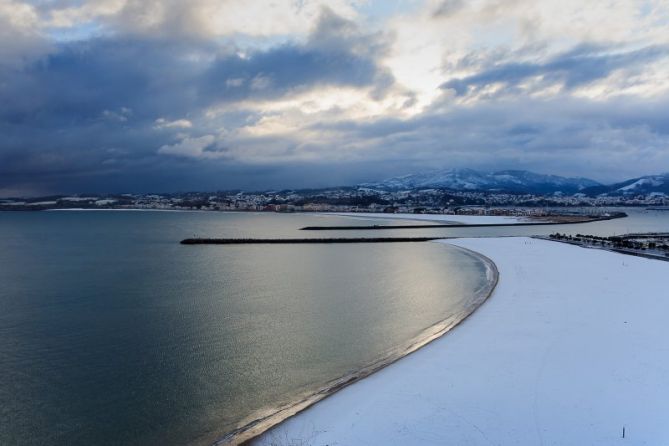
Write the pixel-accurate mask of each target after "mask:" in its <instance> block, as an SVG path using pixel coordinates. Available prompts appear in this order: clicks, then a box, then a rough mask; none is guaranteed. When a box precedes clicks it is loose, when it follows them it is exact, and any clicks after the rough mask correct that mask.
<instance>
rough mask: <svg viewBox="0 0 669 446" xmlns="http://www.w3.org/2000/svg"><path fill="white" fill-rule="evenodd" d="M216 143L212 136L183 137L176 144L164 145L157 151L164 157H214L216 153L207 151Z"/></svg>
mask: <svg viewBox="0 0 669 446" xmlns="http://www.w3.org/2000/svg"><path fill="white" fill-rule="evenodd" d="M214 141H216V137H215V136H214V135H204V136H200V137H198V138H190V137H185V138H183V139H182V140H181V141H179V142H178V143H176V144H171V145H170V144H166V145H164V146H162V147H161V148H160V149H158V153H161V154H164V155H175V156H183V157H187V158H207V157H212V156H216V155H217V153H218V152H216V151H212V150H207V149H209V147H210V146H211V145H212V144H213V143H214Z"/></svg>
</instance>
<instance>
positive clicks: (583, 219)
mask: <svg viewBox="0 0 669 446" xmlns="http://www.w3.org/2000/svg"><path fill="white" fill-rule="evenodd" d="M381 215H382V214H379V216H381ZM392 215H393V214H388V217H387V218H390V219H392ZM353 216H355V215H353ZM570 217H571V218H570ZM624 217H627V214H626V213H624V212H614V213H612V214H609V215H603V216H602V215H596V216H593V215H581V216H573V217H572V216H560V217H559V219H558V218H557V217H556V220H555V221H527V222H520V223H472V224H467V223H452V224H441V223H434V224H415V225H389V226H384V225H367V226H364V225H363V226H361V225H356V226H305V227H304V228H300V229H301V230H302V231H348V230H370V229H371V230H374V229H379V230H380V229H434V228H489V227H504V226H507V227H513V226H548V225H569V224H577V223H592V222H595V221H604V220H613V219H616V218H624ZM454 218H457V215H455V216H454Z"/></svg>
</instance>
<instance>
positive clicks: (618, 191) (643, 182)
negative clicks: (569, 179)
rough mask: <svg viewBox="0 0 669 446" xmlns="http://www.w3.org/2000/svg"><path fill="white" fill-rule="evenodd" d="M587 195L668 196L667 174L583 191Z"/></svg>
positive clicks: (668, 182)
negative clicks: (654, 194)
mask: <svg viewBox="0 0 669 446" xmlns="http://www.w3.org/2000/svg"><path fill="white" fill-rule="evenodd" d="M583 193H585V194H587V195H602V194H607V195H649V194H653V193H656V194H666V195H669V173H664V174H661V175H648V176H645V177H639V178H633V179H631V180H627V181H623V182H622V183H616V184H611V185H609V186H601V185H600V186H596V187H590V188H587V189H584V190H583Z"/></svg>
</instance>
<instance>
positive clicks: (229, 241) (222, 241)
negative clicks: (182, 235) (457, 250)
mask: <svg viewBox="0 0 669 446" xmlns="http://www.w3.org/2000/svg"><path fill="white" fill-rule="evenodd" d="M444 238H448V237H373V238H284V239H275V238H187V239H184V240H181V244H182V245H265V244H272V245H279V244H317V243H411V242H429V241H431V240H439V239H444Z"/></svg>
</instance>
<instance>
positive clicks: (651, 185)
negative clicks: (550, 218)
mask: <svg viewBox="0 0 669 446" xmlns="http://www.w3.org/2000/svg"><path fill="white" fill-rule="evenodd" d="M359 186H361V187H369V188H375V189H385V190H410V189H429V188H437V189H450V190H456V191H479V192H509V193H532V194H556V193H557V194H565V195H573V194H576V193H581V194H584V195H588V196H596V195H604V194H606V195H648V194H653V193H657V194H667V195H669V173H665V174H661V175H649V176H644V177H639V178H633V179H630V180H627V181H623V182H620V183H615V184H611V185H605V184H602V183H599V182H597V181H594V180H591V179H588V178H580V177H578V178H570V177H561V176H558V175H544V174H538V173H534V172H529V171H526V170H500V171H494V172H486V171H477V170H473V169H435V170H429V171H425V172H420V173H413V174H409V175H404V176H399V177H393V178H389V179H386V180H383V181H380V182H375V183H363V184H360V185H359Z"/></svg>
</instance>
